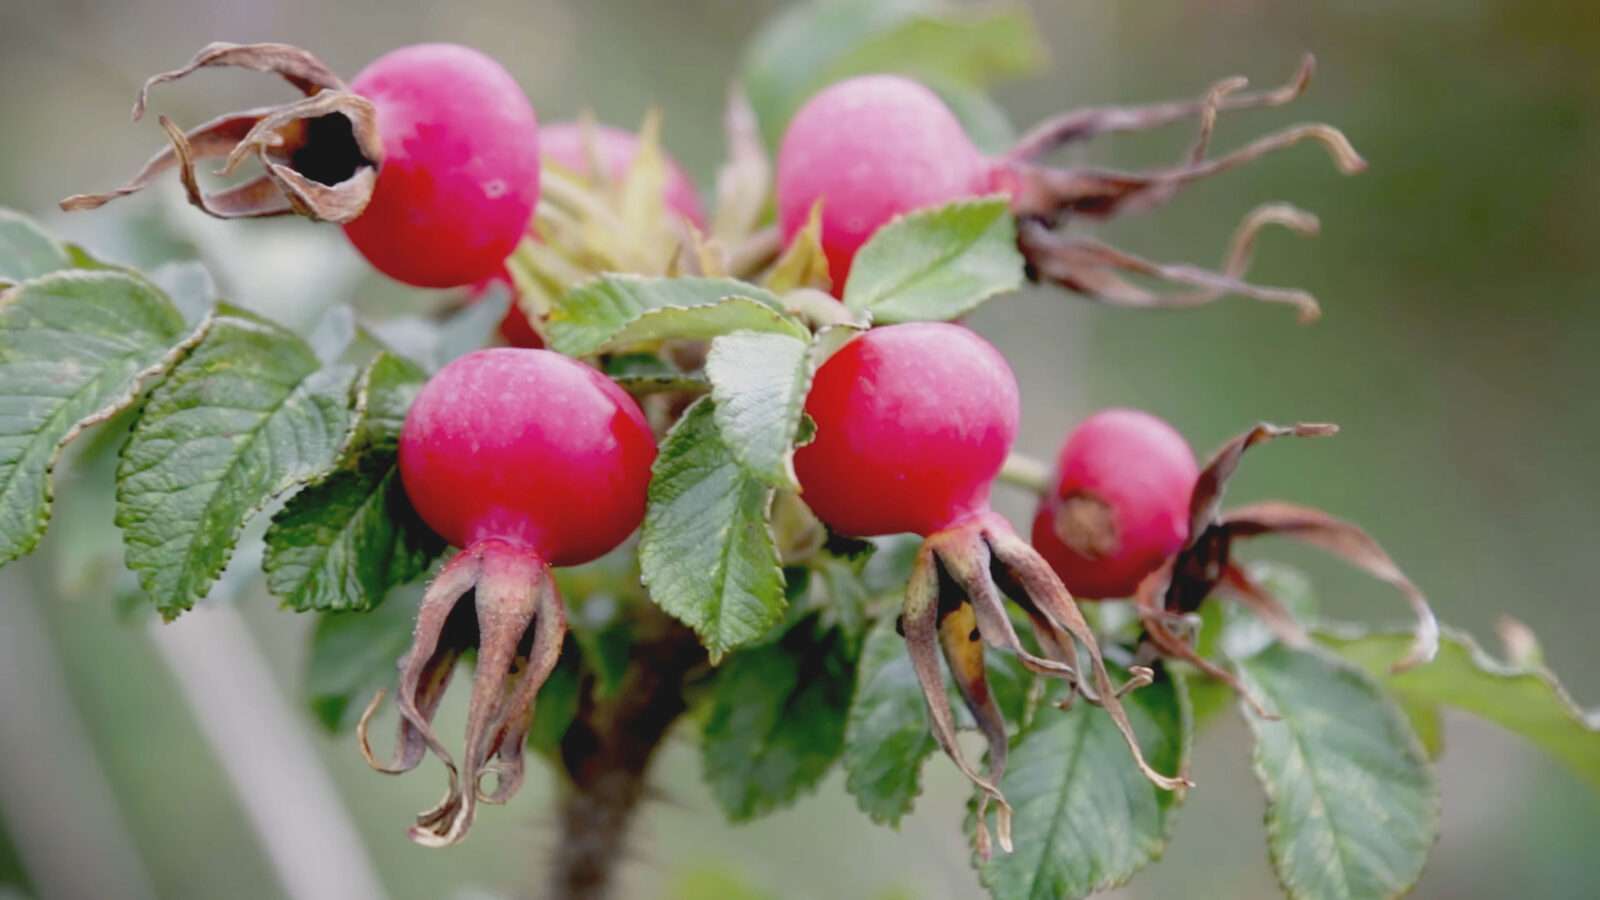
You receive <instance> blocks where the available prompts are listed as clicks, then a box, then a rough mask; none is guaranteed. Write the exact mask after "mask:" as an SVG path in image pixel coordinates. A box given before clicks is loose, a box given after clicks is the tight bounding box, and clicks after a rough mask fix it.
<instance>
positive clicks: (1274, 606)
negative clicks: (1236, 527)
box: [1221, 525, 1311, 648]
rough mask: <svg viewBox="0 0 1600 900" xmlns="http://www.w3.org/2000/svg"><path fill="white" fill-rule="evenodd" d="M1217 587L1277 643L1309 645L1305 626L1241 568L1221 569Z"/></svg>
mask: <svg viewBox="0 0 1600 900" xmlns="http://www.w3.org/2000/svg"><path fill="white" fill-rule="evenodd" d="M1223 527H1224V528H1226V527H1227V526H1226V525H1224V526H1223ZM1221 586H1222V587H1224V588H1226V589H1227V591H1228V593H1229V594H1230V595H1232V596H1233V597H1235V598H1237V599H1238V601H1239V602H1240V603H1242V604H1244V606H1245V608H1247V609H1249V610H1250V611H1251V612H1252V613H1254V614H1255V617H1256V618H1257V619H1260V620H1261V624H1263V625H1265V626H1267V630H1268V631H1271V632H1272V634H1273V636H1274V637H1276V638H1277V639H1278V642H1279V643H1282V644H1286V645H1288V646H1290V647H1297V648H1300V647H1305V646H1307V645H1308V644H1310V643H1311V637H1310V636H1309V635H1307V634H1306V629H1305V627H1304V626H1303V625H1301V624H1300V621H1299V620H1298V619H1296V618H1295V617H1294V613H1292V612H1290V611H1289V608H1288V607H1287V606H1284V605H1283V602H1282V601H1281V600H1279V599H1278V598H1277V597H1275V596H1273V594H1272V592H1271V591H1269V590H1267V589H1266V587H1265V586H1264V585H1262V584H1261V583H1260V582H1258V581H1256V580H1255V578H1253V577H1252V576H1251V575H1250V573H1249V572H1247V571H1245V570H1244V569H1243V568H1241V567H1239V566H1236V565H1229V566H1227V567H1226V568H1225V569H1223V570H1222V585H1221Z"/></svg>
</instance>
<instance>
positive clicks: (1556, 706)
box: [1317, 628, 1600, 790]
mask: <svg viewBox="0 0 1600 900" xmlns="http://www.w3.org/2000/svg"><path fill="white" fill-rule="evenodd" d="M1317 637H1318V639H1319V640H1321V641H1322V642H1323V643H1325V644H1327V645H1328V646H1330V647H1331V648H1333V649H1334V650H1335V651H1336V652H1338V653H1339V655H1341V656H1343V657H1344V658H1345V659H1348V660H1350V661H1351V662H1353V663H1355V664H1356V665H1358V666H1360V667H1361V668H1363V669H1365V670H1366V671H1367V672H1369V673H1371V674H1372V675H1373V676H1374V677H1376V678H1379V679H1380V680H1381V681H1382V682H1383V685H1384V687H1386V688H1388V689H1389V691H1390V692H1391V693H1392V694H1394V695H1395V697H1397V698H1398V699H1399V700H1400V701H1401V703H1402V705H1404V706H1407V707H1409V708H1411V709H1413V710H1424V711H1426V715H1428V716H1429V717H1431V718H1432V719H1433V720H1434V721H1433V724H1432V726H1431V727H1432V728H1434V729H1437V716H1438V713H1437V708H1438V707H1440V706H1451V707H1455V708H1456V709H1461V710H1465V711H1467V712H1469V713H1472V714H1473V715H1475V716H1480V717H1482V718H1484V719H1487V720H1489V721H1490V722H1494V723H1495V724H1497V725H1499V726H1500V727H1502V728H1504V729H1506V730H1507V731H1510V732H1512V733H1513V734H1518V735H1521V736H1522V737H1525V738H1527V739H1528V740H1529V741H1532V742H1533V743H1534V744H1535V745H1536V746H1538V747H1539V748H1540V749H1542V750H1544V751H1545V752H1546V753H1548V754H1550V755H1551V756H1553V757H1555V758H1556V759H1558V760H1560V761H1561V762H1563V763H1565V764H1566V765H1567V766H1568V767H1569V768H1571V769H1572V771H1573V772H1576V773H1577V774H1578V776H1579V777H1581V778H1582V779H1583V780H1584V781H1586V782H1588V783H1589V785H1590V786H1591V787H1594V788H1595V789H1596V790H1600V721H1596V720H1594V719H1593V718H1591V717H1586V716H1585V715H1584V713H1583V711H1582V710H1581V709H1579V708H1578V706H1577V704H1575V703H1573V702H1572V698H1571V697H1569V696H1568V695H1567V692H1566V690H1565V689H1564V688H1563V687H1562V686H1561V683H1560V682H1559V681H1557V680H1556V677H1555V675H1553V674H1551V672H1550V671H1549V670H1548V669H1545V668H1543V667H1542V666H1513V665H1508V664H1506V663H1503V662H1500V661H1499V660H1496V659H1494V658H1493V657H1491V656H1490V655H1489V654H1488V653H1486V652H1484V650H1483V649H1482V648H1481V647H1479V646H1478V644H1477V642H1475V641H1474V640H1473V639H1472V637H1471V636H1470V635H1468V634H1466V633H1464V632H1461V631H1457V630H1455V629H1451V628H1447V629H1444V632H1443V636H1442V639H1441V641H1440V644H1439V655H1438V657H1437V658H1435V659H1434V661H1433V662H1431V663H1427V664H1425V665H1421V666H1418V667H1416V668H1414V669H1410V670H1408V671H1405V672H1401V673H1400V674H1398V675H1395V674H1390V672H1389V667H1390V665H1391V664H1393V663H1394V661H1395V660H1398V659H1400V658H1401V657H1403V656H1404V655H1405V649H1406V646H1407V641H1408V640H1409V639H1410V638H1409V636H1408V635H1407V634H1405V633H1400V632H1395V633H1387V632H1385V633H1375V634H1363V633H1360V632H1331V631H1324V632H1321V633H1319V634H1318V635H1317ZM1423 727H1424V728H1428V727H1430V726H1429V725H1427V724H1426V720H1424V726H1423ZM1424 736H1426V731H1424ZM1434 740H1435V742H1437V741H1438V736H1437V733H1435V735H1434Z"/></svg>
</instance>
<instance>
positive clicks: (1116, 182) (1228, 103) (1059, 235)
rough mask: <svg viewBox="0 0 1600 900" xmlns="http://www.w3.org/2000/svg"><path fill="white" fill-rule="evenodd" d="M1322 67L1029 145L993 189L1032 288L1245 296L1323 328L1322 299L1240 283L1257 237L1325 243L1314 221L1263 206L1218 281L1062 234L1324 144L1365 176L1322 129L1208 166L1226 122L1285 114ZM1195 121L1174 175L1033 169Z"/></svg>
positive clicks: (1050, 129)
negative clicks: (1004, 200)
mask: <svg viewBox="0 0 1600 900" xmlns="http://www.w3.org/2000/svg"><path fill="white" fill-rule="evenodd" d="M1315 63H1316V60H1315V59H1314V58H1313V57H1311V56H1309V55H1308V56H1306V57H1305V60H1304V61H1303V62H1302V64H1301V67H1300V69H1299V71H1298V72H1296V74H1295V77H1294V78H1293V79H1292V80H1290V82H1289V83H1288V84H1285V85H1283V86H1282V87H1279V88H1277V89H1275V90H1271V91H1262V92H1259V93H1239V92H1240V91H1241V90H1242V89H1243V88H1244V87H1245V85H1246V83H1247V82H1246V81H1245V79H1243V78H1229V79H1226V80H1223V81H1220V82H1218V83H1217V84H1215V85H1214V86H1212V88H1211V90H1209V91H1208V92H1207V93H1206V95H1205V96H1204V97H1203V98H1201V99H1199V100H1192V101H1176V102H1169V103H1156V104H1150V105H1147V106H1133V107H1093V108H1089V109H1080V110H1074V111H1071V112H1068V113H1064V114H1062V115H1061V116H1058V117H1056V118H1054V119H1051V120H1049V121H1046V122H1044V123H1043V124H1041V125H1039V126H1038V127H1037V128H1035V129H1034V130H1033V131H1031V132H1029V133H1028V134H1026V135H1024V136H1023V137H1022V139H1021V140H1020V141H1018V142H1017V144H1016V146H1015V147H1013V148H1012V149H1011V150H1010V151H1009V152H1008V153H1006V154H1005V155H1004V156H1003V157H1002V158H1001V159H1000V161H999V163H1000V172H999V174H998V176H997V177H998V179H999V181H1000V183H1001V185H1002V186H1003V187H1004V188H1006V189H1007V190H1008V191H1009V193H1010V194H1011V197H1012V210H1013V212H1014V213H1015V214H1016V216H1017V219H1018V243H1019V246H1020V248H1021V250H1022V254H1023V256H1024V257H1025V258H1026V259H1027V261H1028V271H1029V275H1030V277H1032V278H1034V279H1036V280H1039V279H1043V280H1048V281H1051V282H1053V283H1056V284H1059V285H1061V286H1063V287H1065V288H1067V289H1069V290H1072V291H1076V292H1078V293H1081V294H1084V295H1086V296H1089V297H1091V298H1093V299H1096V300H1099V301H1102V302H1105V303H1109V304H1112V305H1116V306H1131V307H1187V306H1198V305H1201V304H1205V303H1210V302H1212V301H1213V300H1217V299H1219V298H1221V297H1223V296H1226V295H1230V294H1237V295H1240V296H1244V297H1250V298H1252V299H1255V300H1261V301H1265V302H1270V303H1283V304H1287V305H1290V306H1293V307H1295V308H1296V309H1297V310H1299V313H1300V319H1301V321H1303V322H1307V321H1312V320H1314V319H1316V318H1317V317H1318V316H1320V315H1321V310H1320V308H1319V307H1318V305H1317V301H1316V298H1314V297H1313V296H1311V295H1310V294H1309V293H1306V292H1305V291H1302V290H1295V289H1288V288H1274V287H1263V286H1260V285H1255V284H1251V283H1249V282H1247V281H1245V280H1243V279H1244V274H1245V270H1246V269H1247V268H1248V267H1249V264H1250V257H1251V252H1252V249H1253V246H1254V243H1255V240H1256V237H1257V235H1258V233H1259V232H1260V230H1261V229H1262V228H1263V227H1265V226H1266V225H1279V226H1282V227H1285V228H1288V229H1290V230H1292V231H1295V232H1297V233H1299V234H1307V235H1309V234H1315V233H1316V232H1317V229H1318V227H1319V226H1318V222H1317V219H1316V217H1315V216H1313V215H1311V214H1309V213H1306V212H1302V211H1300V210H1297V209H1295V208H1293V207H1290V206H1287V205H1284V204H1266V205H1263V206H1261V207H1258V208H1256V209H1255V210H1252V211H1251V212H1250V213H1249V214H1248V215H1247V216H1246V217H1245V219H1244V220H1243V221H1242V222H1241V223H1240V225H1239V226H1238V228H1237V230H1236V232H1235V234H1234V239H1233V242H1232V245H1231V247H1230V249H1229V251H1228V254H1227V256H1226V257H1225V258H1224V260H1223V264H1222V267H1221V268H1220V269H1218V270H1215V271H1213V270H1209V269H1204V268H1200V267H1197V266H1190V265H1174V264H1167V263H1158V262H1152V261H1150V260H1146V259H1144V258H1142V257H1139V256H1136V255H1134V254H1131V253H1127V252H1124V251H1122V250H1118V249H1116V248H1114V247H1111V246H1109V245H1107V244H1104V243H1102V242H1100V241H1097V240H1094V239H1092V238H1086V237H1074V236H1069V235H1067V234H1066V233H1065V232H1066V227H1067V226H1068V225H1069V224H1070V223H1071V221H1072V220H1073V219H1074V218H1079V217H1081V218H1091V219H1109V218H1111V217H1113V216H1115V215H1117V214H1119V213H1124V212H1145V211H1148V210H1151V209H1154V208H1156V207H1158V206H1161V205H1162V204H1164V203H1166V202H1168V201H1169V200H1171V199H1172V198H1173V197H1174V196H1175V195H1176V194H1177V193H1178V191H1179V190H1180V189H1182V188H1183V187H1184V186H1185V185H1188V184H1190V183H1192V182H1195V181H1199V180H1201V179H1203V178H1207V177H1210V176H1212V175H1216V174H1219V173H1221V172H1225V171H1228V170H1229V169H1233V168H1236V167H1238V166H1242V165H1244V164H1246V163H1249V162H1252V161H1254V160H1256V159H1259V158H1260V157H1262V156H1265V155H1267V154H1269V153H1272V152H1274V151H1276V150H1280V149H1283V148H1286V147H1290V146H1293V145H1295V144H1298V143H1300V142H1302V141H1314V142H1316V143H1319V144H1321V145H1322V146H1323V147H1324V148H1325V149H1326V150H1327V151H1328V153H1329V155H1330V156H1332V157H1333V161H1334V164H1335V165H1336V166H1337V167H1338V169H1339V171H1341V172H1343V173H1345V174H1347V175H1348V174H1354V173H1357V172H1360V171H1362V170H1363V169H1365V168H1366V161H1365V160H1363V159H1362V158H1361V156H1360V155H1359V154H1358V153H1356V151H1355V148H1354V147H1352V146H1351V145H1350V141H1349V140H1348V139H1346V138H1345V136H1344V134H1343V133H1342V132H1340V131H1339V130H1338V129H1336V128H1333V127H1331V126H1329V125H1323V124H1308V125H1296V126H1293V127H1290V128H1287V129H1284V130H1283V131H1279V132H1276V133H1274V134H1270V135H1268V136H1266V137H1264V138H1260V139H1258V140H1256V141H1254V142H1252V143H1249V144H1247V145H1245V146H1244V147H1241V148H1239V149H1238V150H1235V151H1233V152H1231V153H1227V154H1225V155H1223V156H1219V157H1215V158H1209V157H1208V156H1207V152H1208V150H1209V148H1210V144H1211V136H1212V132H1213V130H1214V128H1215V126H1216V119H1217V114H1218V113H1219V112H1221V111H1223V110H1238V109H1251V108H1261V107H1273V106H1282V105H1284V104H1287V103H1289V102H1291V101H1293V100H1294V99H1296V98H1297V97H1299V96H1300V95H1301V94H1302V93H1304V92H1305V89H1306V87H1307V86H1308V85H1309V84H1310V82H1311V75H1312V72H1313V71H1314V69H1315ZM1190 118H1198V119H1199V120H1200V129H1199V135H1198V136H1197V137H1196V139H1195V142H1194V144H1193V145H1192V146H1191V148H1190V150H1189V152H1188V153H1187V154H1186V155H1185V157H1184V158H1183V159H1182V160H1180V161H1179V162H1178V163H1177V164H1176V165H1173V166H1171V167H1169V168H1164V169H1155V170H1151V171H1145V172H1123V171H1118V170H1113V169H1102V168H1097V167H1077V166H1074V167H1067V168H1055V167H1050V166H1045V165H1042V164H1040V163H1038V162H1037V160H1038V159H1039V158H1040V157H1042V156H1044V155H1045V154H1048V153H1050V152H1051V151H1054V150H1056V149H1057V148H1060V147H1062V146H1065V145H1067V144H1070V143H1073V142H1075V141H1081V140H1086V139H1088V138H1092V137H1095V136H1096V135H1100V134H1107V133H1115V132H1126V131H1144V130H1148V129H1152V128H1158V127H1161V126H1164V125H1170V124H1172V123H1175V122H1179V121H1182V120H1184V119H1190ZM1128 275H1134V276H1139V277H1140V278H1144V279H1150V280H1153V281H1156V282H1165V283H1166V284H1167V285H1169V287H1164V288H1161V289H1155V288H1147V287H1143V286H1141V285H1140V284H1137V283H1135V282H1134V281H1131V280H1129V279H1128V278H1127V277H1126V276H1128Z"/></svg>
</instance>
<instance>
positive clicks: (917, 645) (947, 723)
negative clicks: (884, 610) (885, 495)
mask: <svg viewBox="0 0 1600 900" xmlns="http://www.w3.org/2000/svg"><path fill="white" fill-rule="evenodd" d="M938 567H939V562H938V559H937V558H936V557H935V555H934V553H933V550H932V549H931V548H930V547H928V546H926V545H924V546H923V547H922V549H921V550H919V551H918V552H917V559H916V563H915V565H914V566H913V567H912V570H911V578H910V580H909V581H908V582H907V584H906V599H905V606H904V609H903V610H902V612H901V615H900V625H901V629H902V630H903V631H904V633H905V639H906V649H907V651H908V652H909V653H910V655H911V667H912V669H913V670H914V671H915V672H916V674H917V682H918V684H919V685H920V686H921V687H922V697H923V700H924V701H925V703H926V705H927V709H928V720H929V723H930V725H931V726H932V730H933V739H934V741H935V742H936V743H937V744H938V745H939V749H941V750H943V751H944V753H945V755H946V756H948V757H950V760H951V761H952V762H954V763H955V764H956V768H957V769H960V770H961V774H963V775H965V776H966V777H967V780H968V781H970V782H972V784H973V786H975V787H976V788H977V789H978V790H979V791H980V792H981V793H982V796H983V798H984V799H983V800H982V801H980V803H981V805H982V806H984V807H985V808H986V807H987V806H988V804H989V803H993V804H995V806H996V819H997V822H996V827H997V830H998V832H999V838H1000V847H1001V849H1003V850H1005V851H1006V852H1007V853H1009V852H1011V804H1009V803H1007V802H1006V798H1005V796H1004V795H1003V794H1001V793H1000V788H999V784H998V782H999V778H1000V775H1001V774H1003V772H995V773H994V775H993V776H992V777H991V778H986V777H984V776H982V775H979V774H978V772H977V770H976V769H974V768H973V767H972V765H971V764H970V763H968V762H967V758H966V755H965V754H964V753H963V752H962V750H961V744H960V743H959V742H958V741H957V740H956V723H955V713H954V712H953V711H952V710H951V709H950V698H949V696H948V695H947V694H946V693H945V689H944V676H943V674H941V672H940V669H939V651H940V650H942V649H943V645H942V643H941V641H940V639H939V607H940V597H939V593H940V591H939V571H938ZM974 717H977V713H974ZM1001 743H1002V745H1003V744H1004V741H1002V742H1001ZM996 759H998V760H999V764H1000V766H1001V767H1002V769H1003V767H1004V765H1005V751H1004V750H1001V751H1000V754H999V756H998V757H996V756H995V754H994V747H992V746H991V747H990V764H991V768H992V767H993V765H994V762H995V760H996ZM975 843H976V844H977V848H978V850H979V851H980V852H985V851H986V850H987V848H988V846H989V827H988V822H987V818H986V817H984V816H980V817H979V819H978V825H977V837H976V840H975Z"/></svg>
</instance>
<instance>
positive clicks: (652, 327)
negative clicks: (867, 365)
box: [545, 275, 804, 356]
mask: <svg viewBox="0 0 1600 900" xmlns="http://www.w3.org/2000/svg"><path fill="white" fill-rule="evenodd" d="M733 298H737V299H738V300H739V301H741V302H727V301H730V300H731V299H733ZM641 319H643V320H644V321H640V320H641ZM545 328H546V333H547V335H548V337H549V339H550V348H551V349H552V350H556V351H558V352H561V353H565V354H567V355H569V356H586V355H588V354H591V353H596V352H599V351H600V350H602V349H605V348H608V347H609V348H612V349H619V348H624V347H627V346H628V345H631V344H639V343H644V342H647V341H652V340H663V339H666V338H710V337H714V336H716V335H718V334H723V333H726V332H729V331H733V330H735V329H738V328H748V329H751V330H760V331H787V332H789V333H791V334H794V335H795V336H796V337H803V336H804V331H803V329H801V328H800V326H799V324H798V323H795V322H793V321H792V320H789V319H788V318H787V317H786V316H784V315H783V312H782V305H781V304H780V303H779V302H778V300H777V298H776V297H774V296H773V295H772V294H771V293H770V292H768V291H766V290H763V289H762V288H758V287H756V286H755V285H752V284H746V283H744V282H742V281H735V280H733V279H731V278H645V277H640V276H636V275H602V276H600V277H599V278H596V279H594V280H593V281H590V282H587V283H585V284H581V285H579V286H577V287H575V288H573V289H572V290H570V291H568V292H567V293H566V295H565V296H563V297H562V298H561V300H560V301H559V302H558V303H557V304H556V306H555V308H554V309H553V310H551V312H550V317H549V319H548V320H547V321H546V322H545Z"/></svg>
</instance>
